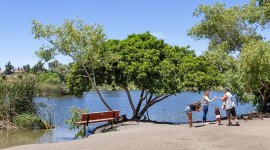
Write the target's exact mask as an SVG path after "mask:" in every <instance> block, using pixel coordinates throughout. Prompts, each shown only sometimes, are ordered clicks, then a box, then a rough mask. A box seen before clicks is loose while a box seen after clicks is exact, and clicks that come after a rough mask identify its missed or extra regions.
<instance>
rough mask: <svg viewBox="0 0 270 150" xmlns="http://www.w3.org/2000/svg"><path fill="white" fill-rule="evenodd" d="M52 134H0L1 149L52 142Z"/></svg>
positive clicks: (46, 132)
mask: <svg viewBox="0 0 270 150" xmlns="http://www.w3.org/2000/svg"><path fill="white" fill-rule="evenodd" d="M44 137H46V138H45V139H44ZM50 137H51V134H50V131H48V130H37V131H35V130H14V131H8V132H0V143H1V145H0V148H7V147H11V146H16V145H23V144H31V143H43V142H50V139H51V138H50Z"/></svg>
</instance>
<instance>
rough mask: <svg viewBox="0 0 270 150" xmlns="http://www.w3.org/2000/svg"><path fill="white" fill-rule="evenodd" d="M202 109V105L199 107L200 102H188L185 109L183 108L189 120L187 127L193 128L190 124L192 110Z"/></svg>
mask: <svg viewBox="0 0 270 150" xmlns="http://www.w3.org/2000/svg"><path fill="white" fill-rule="evenodd" d="M200 110H202V107H201V102H200V101H198V102H196V103H192V104H189V105H188V106H187V107H186V109H185V112H186V114H187V116H188V121H189V127H190V128H193V126H192V111H198V112H199V111H200Z"/></svg>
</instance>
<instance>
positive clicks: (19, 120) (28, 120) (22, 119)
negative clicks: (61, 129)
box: [13, 114, 46, 130]
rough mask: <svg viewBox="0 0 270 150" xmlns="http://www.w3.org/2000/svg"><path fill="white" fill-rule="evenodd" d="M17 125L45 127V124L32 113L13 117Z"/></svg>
mask: <svg viewBox="0 0 270 150" xmlns="http://www.w3.org/2000/svg"><path fill="white" fill-rule="evenodd" d="M13 122H14V123H15V124H16V126H17V127H19V128H22V129H34V130H38V129H45V128H46V124H45V123H44V122H43V121H42V120H41V119H40V118H39V117H38V116H36V115H34V114H20V115H17V116H16V117H14V118H13Z"/></svg>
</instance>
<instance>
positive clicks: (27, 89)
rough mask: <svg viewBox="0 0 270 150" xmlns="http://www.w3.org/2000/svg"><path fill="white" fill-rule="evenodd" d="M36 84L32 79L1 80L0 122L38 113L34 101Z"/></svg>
mask: <svg viewBox="0 0 270 150" xmlns="http://www.w3.org/2000/svg"><path fill="white" fill-rule="evenodd" d="M35 96H36V82H35V80H34V78H32V77H23V79H20V80H12V81H9V80H0V120H7V121H8V120H9V121H10V120H12V118H13V117H15V116H16V115H19V114H23V113H26V112H27V113H33V114H35V113H36V105H35V103H34V101H33V99H34V97H35Z"/></svg>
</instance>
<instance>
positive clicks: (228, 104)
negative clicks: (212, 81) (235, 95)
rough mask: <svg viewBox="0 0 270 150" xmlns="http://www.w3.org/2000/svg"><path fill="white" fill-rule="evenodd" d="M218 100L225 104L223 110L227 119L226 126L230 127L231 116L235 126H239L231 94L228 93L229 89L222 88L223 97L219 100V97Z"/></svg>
mask: <svg viewBox="0 0 270 150" xmlns="http://www.w3.org/2000/svg"><path fill="white" fill-rule="evenodd" d="M219 99H221V100H222V101H223V102H225V109H226V115H227V119H228V124H227V125H228V126H231V125H232V122H231V115H232V116H233V118H234V119H235V124H236V125H237V126H239V125H240V124H239V122H238V120H237V116H236V112H235V104H234V102H233V100H232V94H231V92H230V89H229V88H227V87H226V88H224V96H223V97H222V98H221V97H219Z"/></svg>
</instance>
